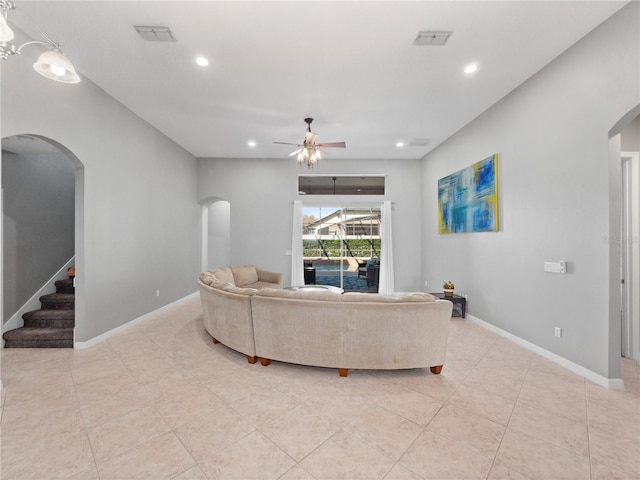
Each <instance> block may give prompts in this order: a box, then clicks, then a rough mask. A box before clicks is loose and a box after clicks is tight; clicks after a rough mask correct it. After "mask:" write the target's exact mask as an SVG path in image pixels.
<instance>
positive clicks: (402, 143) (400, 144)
mask: <svg viewBox="0 0 640 480" xmlns="http://www.w3.org/2000/svg"><path fill="white" fill-rule="evenodd" d="M396 147H398V148H402V147H404V142H398V143H396Z"/></svg>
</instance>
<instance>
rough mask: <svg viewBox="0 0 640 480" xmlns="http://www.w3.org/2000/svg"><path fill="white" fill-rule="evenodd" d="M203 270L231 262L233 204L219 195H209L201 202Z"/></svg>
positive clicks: (201, 254) (201, 256) (201, 255)
mask: <svg viewBox="0 0 640 480" xmlns="http://www.w3.org/2000/svg"><path fill="white" fill-rule="evenodd" d="M200 205H202V216H201V222H200V226H201V253H200V264H201V266H200V269H201V271H203V272H204V271H206V270H210V269H212V268H217V267H223V266H226V265H229V264H230V263H231V204H230V203H229V202H228V201H227V200H224V199H222V198H219V197H207V198H205V199H204V200H202V201H201V202H200Z"/></svg>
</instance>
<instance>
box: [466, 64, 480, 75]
mask: <svg viewBox="0 0 640 480" xmlns="http://www.w3.org/2000/svg"><path fill="white" fill-rule="evenodd" d="M476 70H478V64H477V63H470V64H469V65H467V66H466V67H464V73H473V72H475V71H476Z"/></svg>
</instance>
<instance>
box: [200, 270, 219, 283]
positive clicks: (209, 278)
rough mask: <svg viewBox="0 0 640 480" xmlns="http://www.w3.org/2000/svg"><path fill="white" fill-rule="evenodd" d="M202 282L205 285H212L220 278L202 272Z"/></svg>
mask: <svg viewBox="0 0 640 480" xmlns="http://www.w3.org/2000/svg"><path fill="white" fill-rule="evenodd" d="M199 278H200V281H201V282H202V283H204V284H205V285H211V284H212V283H216V282H217V281H218V278H217V277H216V276H215V275H214V274H213V273H211V272H202V273H201V274H200V277H199Z"/></svg>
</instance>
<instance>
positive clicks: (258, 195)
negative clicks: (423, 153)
mask: <svg viewBox="0 0 640 480" xmlns="http://www.w3.org/2000/svg"><path fill="white" fill-rule="evenodd" d="M308 173H313V174H323V175H331V174H355V173H357V174H386V175H387V189H386V192H387V193H386V195H384V197H373V196H362V197H361V196H347V197H331V196H315V195H314V196H310V195H308V196H298V194H297V191H298V183H297V182H298V180H297V179H298V175H299V174H308ZM420 191H421V186H420V162H419V161H418V160H371V161H370V160H340V159H336V158H334V157H331V158H326V159H324V160H322V161H321V163H320V165H318V166H317V167H316V168H314V169H313V170H312V171H309V170H307V168H306V167H305V168H301V167H299V166H298V164H297V163H296V161H295V159H292V158H282V159H200V160H199V167H198V199H199V200H202V199H204V198H206V197H211V196H215V197H220V198H223V199H225V200H227V201H228V202H229V203H230V206H231V208H230V210H231V215H230V216H231V229H230V231H231V234H230V237H231V255H230V259H231V263H232V264H255V265H258V266H261V267H262V268H265V269H267V270H275V271H279V272H282V273H283V274H284V282H285V284H290V278H291V257H290V256H288V255H286V253H285V252H286V250H290V249H291V226H292V216H293V201H294V200H296V199H300V200H303V202H315V203H324V204H326V205H329V204H331V205H336V204H338V205H340V204H342V205H343V206H351V205H357V204H358V202H377V203H378V204H379V203H380V202H381V201H382V200H391V201H393V202H394V205H393V215H394V217H393V247H394V252H395V259H394V261H395V277H396V282H395V283H396V290H399V291H404V290H424V287H421V285H424V283H423V281H422V279H421V274H420V251H421V248H420V233H419V228H418V227H417V225H418V224H419V223H420ZM312 197H313V198H312ZM318 197H321V198H318Z"/></svg>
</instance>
